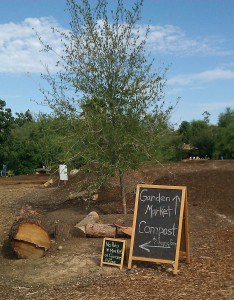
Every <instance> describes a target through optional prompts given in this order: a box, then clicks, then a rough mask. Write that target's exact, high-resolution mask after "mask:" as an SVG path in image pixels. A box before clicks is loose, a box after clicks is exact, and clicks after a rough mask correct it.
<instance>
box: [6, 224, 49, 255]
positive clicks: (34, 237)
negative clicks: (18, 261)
mask: <svg viewBox="0 0 234 300" xmlns="http://www.w3.org/2000/svg"><path fill="white" fill-rule="evenodd" d="M9 238H10V241H11V246H12V249H13V251H14V252H15V253H16V254H17V256H18V258H40V257H43V256H44V255H45V252H46V251H47V250H48V249H49V248H50V247H51V240H50V237H49V234H48V233H47V231H45V229H43V228H42V227H41V226H40V225H39V224H37V223H35V222H31V221H25V220H22V219H21V220H18V221H17V222H15V223H14V224H13V225H12V227H11V229H10V233H9Z"/></svg>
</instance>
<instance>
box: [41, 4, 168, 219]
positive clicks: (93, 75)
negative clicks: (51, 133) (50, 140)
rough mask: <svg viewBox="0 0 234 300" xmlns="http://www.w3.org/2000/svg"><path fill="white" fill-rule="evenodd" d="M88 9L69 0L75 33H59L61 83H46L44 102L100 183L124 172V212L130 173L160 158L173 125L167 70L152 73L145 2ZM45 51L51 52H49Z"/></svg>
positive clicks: (52, 79)
mask: <svg viewBox="0 0 234 300" xmlns="http://www.w3.org/2000/svg"><path fill="white" fill-rule="evenodd" d="M90 3H92V2H91V1H90V2H89V1H88V0H80V1H77V2H76V1H75V0H68V1H67V5H68V10H69V12H70V15H71V22H70V25H71V31H70V32H69V33H61V32H58V31H57V33H60V34H61V38H62V39H63V47H64V52H63V55H62V56H61V57H60V60H59V62H58V67H59V71H58V73H57V76H56V77H54V76H53V75H52V74H50V73H49V72H48V73H47V74H46V75H45V76H44V78H45V79H46V80H47V81H48V82H49V84H50V85H51V90H50V91H48V92H45V91H44V94H45V101H46V102H47V103H48V104H49V106H50V107H51V108H52V109H53V111H54V113H55V114H57V115H58V116H60V117H64V118H65V119H66V121H67V123H66V124H69V137H67V138H68V139H70V140H72V141H73V143H75V141H77V142H76V146H77V151H78V152H77V156H79V157H82V159H83V161H84V163H85V166H86V167H88V168H89V170H93V171H95V172H96V174H97V178H98V179H99V184H101V183H102V182H104V181H105V180H106V178H108V176H111V175H113V174H115V172H116V171H118V173H119V178H120V185H121V190H122V198H123V208H124V213H126V212H127V211H126V199H125V189H124V173H125V171H126V170H127V169H128V168H130V167H137V166H139V164H140V163H142V162H144V161H147V160H148V161H149V160H151V161H152V160H153V159H157V149H158V148H157V146H156V145H157V141H159V139H160V134H161V133H164V134H165V124H166V125H168V115H169V113H170V109H171V108H169V109H164V102H163V87H164V84H165V77H164V75H165V71H166V70H162V72H161V74H159V73H155V72H153V62H152V61H149V57H148V56H147V54H146V48H145V46H146V41H147V36H148V32H149V28H147V29H146V31H145V35H142V31H141V28H140V27H139V26H138V25H137V23H138V21H139V20H140V18H141V9H142V5H143V0H137V1H136V2H135V3H134V5H133V6H132V8H131V9H129V10H128V9H126V8H125V7H124V1H123V0H118V1H116V2H115V6H116V7H115V8H114V9H113V2H110V3H108V0H98V1H97V4H96V5H95V6H94V7H92V6H91V4H90ZM109 8H111V9H109ZM54 31H56V29H54ZM45 50H47V51H53V49H52V48H51V47H50V45H45ZM72 132H73V133H74V134H73V135H72V134H71V133H72Z"/></svg>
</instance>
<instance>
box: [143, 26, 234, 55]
mask: <svg viewBox="0 0 234 300" xmlns="http://www.w3.org/2000/svg"><path fill="white" fill-rule="evenodd" d="M145 30H146V26H145V27H144V26H142V27H141V29H140V34H141V35H142V36H143V34H144V32H145ZM222 43H223V41H222V40H220V38H218V37H217V38H214V37H212V38H196V39H192V38H189V37H187V36H186V34H185V33H184V32H183V31H182V29H181V28H180V27H178V26H173V25H165V26H156V25H155V26H153V25H151V26H150V33H149V36H148V42H147V44H148V47H149V49H150V50H151V52H154V53H163V54H176V55H189V56H191V55H198V54H201V55H209V56H210V55H216V56H228V55H233V54H234V51H229V50H224V49H223V48H222Z"/></svg>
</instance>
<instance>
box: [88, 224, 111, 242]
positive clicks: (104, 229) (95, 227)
mask: <svg viewBox="0 0 234 300" xmlns="http://www.w3.org/2000/svg"><path fill="white" fill-rule="evenodd" d="M85 232H86V236H87V237H113V238H114V237H116V226H115V225H110V224H99V223H93V224H91V223H89V224H87V226H86V230H85Z"/></svg>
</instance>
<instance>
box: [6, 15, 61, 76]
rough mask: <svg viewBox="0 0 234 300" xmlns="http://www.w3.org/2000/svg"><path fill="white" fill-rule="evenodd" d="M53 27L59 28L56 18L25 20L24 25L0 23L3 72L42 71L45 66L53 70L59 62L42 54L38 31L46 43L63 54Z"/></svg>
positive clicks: (54, 57) (49, 55) (55, 58)
mask: <svg viewBox="0 0 234 300" xmlns="http://www.w3.org/2000/svg"><path fill="white" fill-rule="evenodd" d="M51 27H57V28H59V26H58V24H57V22H56V20H55V19H54V18H53V17H43V18H26V19H25V20H24V21H23V22H22V23H17V24H16V23H12V22H11V23H8V24H0V72H1V73H18V72H31V73H40V72H43V71H44V70H45V69H44V66H43V65H48V66H50V67H51V68H52V70H53V68H54V67H55V63H56V61H57V60H58V58H57V57H56V55H52V54H49V53H45V52H41V49H42V45H41V43H40V41H39V39H38V37H37V36H36V32H37V33H38V35H39V36H40V37H41V38H42V40H43V42H44V43H46V44H47V43H48V44H49V45H50V46H52V47H53V48H54V49H55V51H56V52H57V53H61V42H60V39H59V36H58V34H56V33H53V32H52V30H51ZM60 29H61V28H60Z"/></svg>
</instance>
